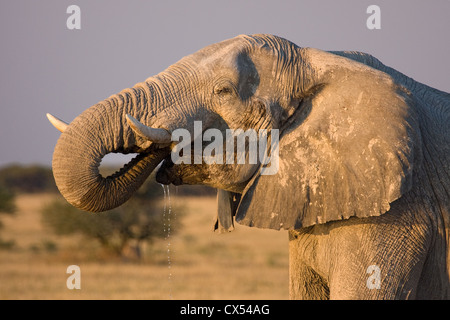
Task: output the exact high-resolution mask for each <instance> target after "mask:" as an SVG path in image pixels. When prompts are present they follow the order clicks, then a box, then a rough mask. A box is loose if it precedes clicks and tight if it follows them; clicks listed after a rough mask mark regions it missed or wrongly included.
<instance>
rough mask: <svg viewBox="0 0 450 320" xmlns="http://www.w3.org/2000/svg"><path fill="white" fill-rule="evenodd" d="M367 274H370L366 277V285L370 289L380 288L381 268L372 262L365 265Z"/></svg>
mask: <svg viewBox="0 0 450 320" xmlns="http://www.w3.org/2000/svg"><path fill="white" fill-rule="evenodd" d="M366 273H367V274H370V276H369V277H368V278H367V281H366V287H367V288H368V289H370V290H372V289H380V288H381V269H380V267H379V266H377V265H375V264H372V265H370V266H369V267H367V270H366Z"/></svg>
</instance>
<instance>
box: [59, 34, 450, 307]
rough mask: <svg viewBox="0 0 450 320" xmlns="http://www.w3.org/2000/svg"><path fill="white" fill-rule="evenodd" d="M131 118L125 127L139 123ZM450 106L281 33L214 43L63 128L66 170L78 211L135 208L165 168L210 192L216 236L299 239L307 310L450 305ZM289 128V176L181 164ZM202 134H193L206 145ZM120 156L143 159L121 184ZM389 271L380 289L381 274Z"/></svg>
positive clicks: (175, 178) (299, 293) (347, 56)
mask: <svg viewBox="0 0 450 320" xmlns="http://www.w3.org/2000/svg"><path fill="white" fill-rule="evenodd" d="M127 114H128V115H130V116H131V117H130V116H128V117H127V116H126V115H127ZM449 117H450V95H449V94H447V93H444V92H441V91H438V90H435V89H433V88H430V87H427V86H425V85H423V84H420V83H418V82H415V81H414V80H412V79H410V78H408V77H406V76H405V75H403V74H401V73H399V72H397V71H395V70H393V69H391V68H388V67H386V66H384V65H383V64H381V63H380V62H379V61H378V60H377V59H375V58H373V57H372V56H370V55H366V54H363V53H358V52H324V51H320V50H317V49H311V48H299V47H297V46H296V45H295V44H292V43H290V42H289V41H286V40H284V39H281V38H278V37H274V36H270V35H254V36H239V37H236V38H234V39H230V40H227V41H224V42H221V43H218V44H214V45H211V46H208V47H206V48H204V49H202V50H200V51H198V52H197V53H194V54H192V55H190V56H188V57H186V58H184V59H182V60H180V61H179V62H178V63H176V64H174V65H172V66H171V67H169V68H168V69H167V70H165V71H164V72H162V73H160V74H158V75H157V76H155V77H151V78H149V79H147V80H146V81H145V82H143V83H140V84H137V85H136V86H135V87H133V88H131V89H127V90H124V91H122V92H120V93H119V94H117V95H114V96H112V97H110V98H109V99H107V100H105V101H102V102H100V103H99V104H97V105H95V106H93V107H91V108H89V109H88V110H86V111H85V112H84V113H82V114H81V115H80V116H79V117H77V118H76V119H75V120H74V121H73V122H72V123H71V124H70V125H65V124H63V123H59V124H58V121H53V122H55V124H56V125H57V126H58V128H59V129H60V130H61V131H64V132H63V134H62V135H61V138H60V139H59V141H58V143H57V145H56V148H55V152H54V156H53V171H54V176H55V180H56V182H57V185H58V188H59V189H60V191H61V193H62V194H63V195H64V196H65V197H66V199H67V200H68V201H69V202H70V203H72V204H73V205H75V206H77V207H79V208H81V209H84V210H88V211H102V210H108V209H111V208H114V207H116V206H119V205H120V204H122V203H123V202H124V201H126V200H127V199H128V198H129V197H130V196H131V195H132V194H133V192H134V191H135V190H136V189H137V188H138V187H139V186H140V184H141V183H142V182H143V181H144V180H145V179H146V178H147V176H148V175H149V174H150V172H151V171H152V170H153V169H154V168H155V167H156V166H157V164H158V163H159V162H160V161H161V160H162V159H165V160H164V163H163V165H162V167H161V168H160V169H159V171H158V173H157V179H158V181H160V182H163V183H171V182H173V183H175V184H181V183H184V184H207V185H210V186H213V187H216V188H219V189H221V191H219V193H218V201H219V216H218V223H217V227H218V228H221V229H222V230H230V229H232V226H233V216H235V219H236V221H238V222H239V223H241V224H244V225H248V226H254V227H259V228H272V229H288V230H290V231H289V236H290V241H289V246H290V296H291V298H294V299H323V298H333V299H347V298H358V299H363V298H371V299H406V298H408V299H412V298H421V299H423V298H425V299H442V298H448V292H449V279H448V273H447V265H446V252H447V244H446V230H445V224H448V223H447V222H448V217H449V202H450V201H449V193H450V160H449V159H450V121H449ZM195 120H201V121H202V122H203V130H206V129H208V128H218V129H220V130H222V131H224V130H225V129H229V128H231V129H238V128H240V129H244V130H246V129H249V128H253V129H255V130H259V129H269V130H270V129H279V130H280V143H279V171H278V173H277V174H275V175H261V174H259V170H260V164H255V165H245V166H244V165H205V164H202V165H187V164H182V165H173V163H171V161H170V156H169V155H170V150H171V148H172V147H173V143H171V141H170V139H168V137H170V133H171V132H173V130H175V129H177V128H186V129H188V130H190V131H191V130H193V122H194V121H195ZM191 136H193V132H191ZM109 152H123V153H127V152H139V153H140V154H141V156H140V158H139V159H138V160H135V161H133V162H132V163H131V164H130V165H128V167H127V169H126V170H123V171H122V172H120V173H118V174H116V175H115V176H113V177H108V178H103V177H101V176H100V175H99V174H98V166H99V163H100V161H101V159H102V157H103V156H104V155H105V154H107V153H109ZM372 265H375V266H377V267H378V268H379V270H380V287H379V288H378V289H374V288H372V289H371V288H370V285H369V286H368V285H367V280H368V278H369V277H370V274H368V273H367V270H368V268H369V266H372Z"/></svg>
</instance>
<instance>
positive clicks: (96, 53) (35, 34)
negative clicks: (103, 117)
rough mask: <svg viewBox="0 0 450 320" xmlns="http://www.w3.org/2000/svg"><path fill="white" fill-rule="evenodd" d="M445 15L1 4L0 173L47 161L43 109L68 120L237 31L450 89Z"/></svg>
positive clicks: (357, 4)
mask: <svg viewBox="0 0 450 320" xmlns="http://www.w3.org/2000/svg"><path fill="white" fill-rule="evenodd" d="M72 4H76V5H78V6H79V7H80V9H81V30H69V29H68V28H67V26H66V20H67V18H68V17H69V16H70V14H67V13H66V10H67V7H69V6H70V5H72ZM372 4H375V5H378V6H379V7H380V9H381V29H379V30H369V29H368V28H367V26H366V20H367V19H368V17H369V16H370V14H368V13H366V10H367V7H368V6H369V5H372ZM449 14H450V1H449V0H433V1H425V0H422V1H412V0H395V1H378V0H371V1H365V0H346V1H336V0H327V1H318V0H312V1H301V0H295V1H294V0H292V1H287V0H276V1H273V0H271V1H261V0H259V1H248V0H238V1H234V0H233V1H230V0H227V1H214V0H209V1H207V0H204V1H187V0H177V1H167V0H164V1H162V0H158V1H145V0H127V1H125V0H122V1H119V0H96V1H92V0H84V1H76V0H71V1H66V0H39V1H36V0H10V1H7V0H1V2H0V48H1V50H0V108H1V109H0V110H1V116H0V150H1V151H0V152H1V153H0V166H2V165H5V164H9V163H13V162H19V163H22V164H31V163H39V164H45V165H50V164H51V159H52V153H53V148H54V146H55V144H56V141H57V139H58V137H59V132H58V131H57V130H56V129H55V128H53V127H52V126H51V125H50V123H49V122H48V121H47V118H46V117H45V114H46V112H50V113H52V114H54V115H56V116H58V117H60V118H62V119H64V120H66V121H67V122H70V121H72V120H73V119H74V118H75V117H76V116H77V115H78V114H80V113H81V112H82V111H83V110H85V109H86V108H88V107H90V106H91V105H93V104H95V103H97V102H98V101H100V100H103V99H105V98H107V97H109V96H110V95H112V94H114V93H116V92H118V91H120V90H122V89H124V88H127V87H131V86H133V85H134V84H135V83H137V82H141V81H143V80H145V79H146V78H147V77H149V76H151V75H154V74H156V73H158V72H160V71H162V70H164V69H165V68H166V67H168V66H169V65H171V64H172V63H174V62H176V61H178V60H179V59H180V58H182V57H183V56H185V55H188V54H190V53H193V52H195V51H197V50H199V49H201V48H202V47H204V46H206V45H208V44H211V43H214V42H219V41H222V40H225V39H228V38H231V37H234V36H236V35H239V34H252V33H271V34H275V35H279V36H282V37H284V38H287V39H288V40H291V41H292V42H294V43H296V44H298V45H299V46H303V47H315V48H319V49H324V50H358V51H364V52H367V53H371V54H373V55H374V56H376V57H377V58H378V59H380V60H381V61H382V62H383V63H385V64H387V65H389V66H391V67H394V68H395V69H397V70H399V71H401V72H403V73H405V74H407V75H409V76H410V77H412V78H414V79H416V80H418V81H420V82H423V83H425V84H427V85H430V86H432V87H435V88H437V89H440V90H444V91H447V92H450V62H449V58H450V16H449ZM111 161H112V160H111Z"/></svg>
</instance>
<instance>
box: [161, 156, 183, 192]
mask: <svg viewBox="0 0 450 320" xmlns="http://www.w3.org/2000/svg"><path fill="white" fill-rule="evenodd" d="M156 181H157V182H158V183H161V184H165V185H169V184H173V185H175V186H179V185H182V184H183V178H182V175H181V173H180V172H178V170H175V167H174V163H173V162H172V159H171V157H167V158H165V159H164V160H163V161H162V162H161V164H160V165H159V168H157V171H156Z"/></svg>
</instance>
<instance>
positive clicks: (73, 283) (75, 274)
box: [66, 265, 81, 290]
mask: <svg viewBox="0 0 450 320" xmlns="http://www.w3.org/2000/svg"><path fill="white" fill-rule="evenodd" d="M66 273H68V274H70V276H69V277H68V278H67V280H66V287H67V289H69V290H73V289H78V290H80V289H81V269H80V267H79V266H77V265H70V266H68V267H67V269H66Z"/></svg>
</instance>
